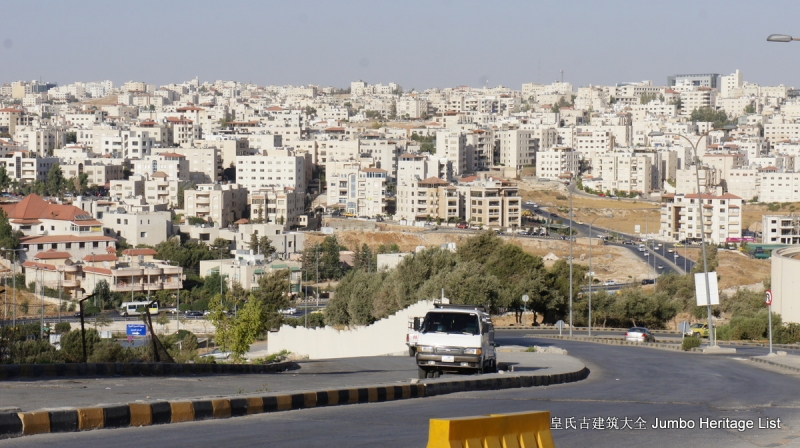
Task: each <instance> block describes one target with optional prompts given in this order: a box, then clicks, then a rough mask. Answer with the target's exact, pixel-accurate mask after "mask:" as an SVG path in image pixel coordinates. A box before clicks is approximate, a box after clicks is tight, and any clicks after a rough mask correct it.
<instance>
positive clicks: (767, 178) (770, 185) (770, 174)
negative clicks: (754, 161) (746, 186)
mask: <svg viewBox="0 0 800 448" xmlns="http://www.w3.org/2000/svg"><path fill="white" fill-rule="evenodd" d="M760 177H761V185H760V186H759V194H758V200H759V202H797V201H800V173H794V172H791V173H790V172H779V171H777V170H771V169H768V168H765V169H763V170H762V172H761V175H760Z"/></svg>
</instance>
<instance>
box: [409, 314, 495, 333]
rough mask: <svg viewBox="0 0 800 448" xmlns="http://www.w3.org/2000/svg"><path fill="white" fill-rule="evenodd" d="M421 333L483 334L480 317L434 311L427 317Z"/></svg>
mask: <svg viewBox="0 0 800 448" xmlns="http://www.w3.org/2000/svg"><path fill="white" fill-rule="evenodd" d="M420 332H421V333H448V334H469V335H477V334H481V331H480V324H479V321H478V315H477V314H474V313H470V314H467V313H446V312H441V311H432V312H430V313H428V314H426V315H425V320H424V321H423V322H422V327H421V328H420Z"/></svg>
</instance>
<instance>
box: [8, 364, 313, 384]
mask: <svg viewBox="0 0 800 448" xmlns="http://www.w3.org/2000/svg"><path fill="white" fill-rule="evenodd" d="M297 368H298V366H297V363H295V362H292V361H284V362H279V363H274V364H167V363H156V362H141V363H88V364H80V363H74V364H46V365H45V364H3V365H0V381H2V380H17V379H27V378H63V377H104V376H143V375H144V376H171V377H172V376H181V375H210V374H226V375H235V374H251V373H274V372H283V371H286V370H294V369H297Z"/></svg>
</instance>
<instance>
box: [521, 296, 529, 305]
mask: <svg viewBox="0 0 800 448" xmlns="http://www.w3.org/2000/svg"><path fill="white" fill-rule="evenodd" d="M528 300H530V297H528V295H527V294H525V295H524V296H522V301H523V302H525V303H527V302H528Z"/></svg>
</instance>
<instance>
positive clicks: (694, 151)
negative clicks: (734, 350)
mask: <svg viewBox="0 0 800 448" xmlns="http://www.w3.org/2000/svg"><path fill="white" fill-rule="evenodd" d="M770 37H772V36H770ZM768 40H769V39H768ZM778 42H783V41H778ZM786 42H788V41H786ZM717 130H720V129H709V130H707V131H706V132H704V133H702V134H701V135H700V137H698V138H697V142H693V141H692V140H691V139H690V138H689V137H687V136H685V135H683V134H677V133H674V132H651V133H650V134H649V136H650V137H660V136H664V135H676V136H678V137H680V138H682V139H684V140H686V141H687V142H689V144H690V145H691V146H692V154H693V155H694V174H695V182H696V188H697V202H698V204H697V218H698V220H697V221H698V225H699V226H700V244H702V247H703V251H702V255H703V275H704V276H705V283H706V311H707V314H708V341H709V343H708V345H709V346H716V345H717V341H716V340H715V338H714V323H713V322H712V320H711V285H710V283H709V281H708V258H707V257H706V228H705V224H704V223H703V193H702V191H701V190H700V158H699V157H698V156H697V145H699V144H700V141H701V140H702V139H704V138H706V137H707V136H708V134H709V133H710V132H712V131H717ZM722 130H728V127H727V126H723V128H722Z"/></svg>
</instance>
